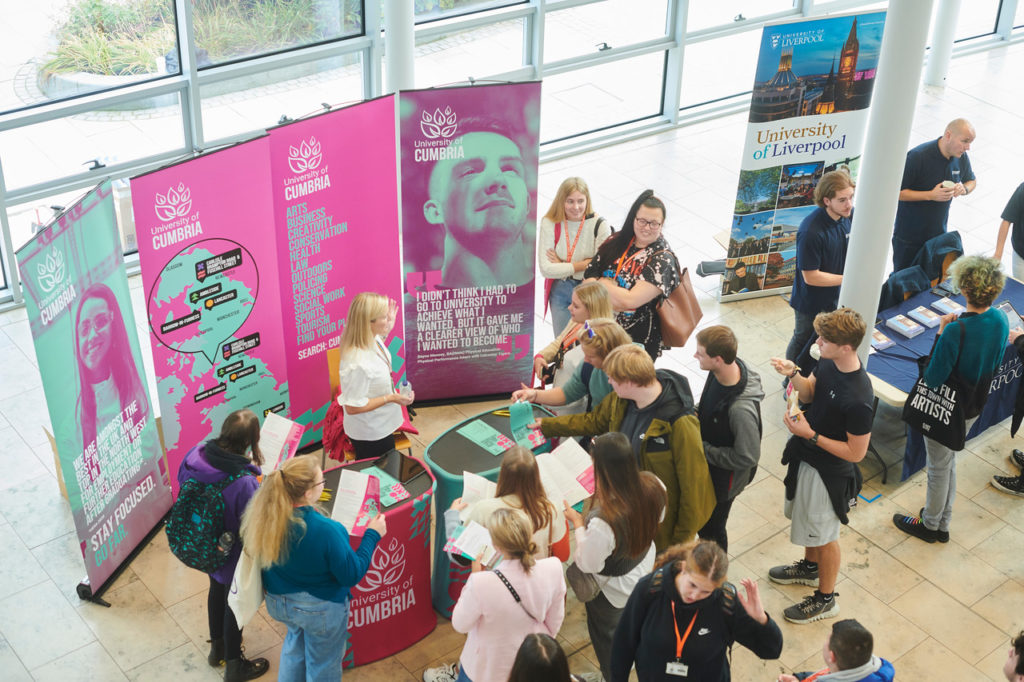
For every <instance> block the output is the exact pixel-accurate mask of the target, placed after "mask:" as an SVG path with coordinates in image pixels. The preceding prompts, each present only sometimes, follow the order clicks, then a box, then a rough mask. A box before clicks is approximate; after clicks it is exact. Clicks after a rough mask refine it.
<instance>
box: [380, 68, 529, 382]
mask: <svg viewBox="0 0 1024 682" xmlns="http://www.w3.org/2000/svg"><path fill="white" fill-rule="evenodd" d="M399 117H400V123H399V125H400V128H399V137H400V147H401V155H400V168H401V178H402V184H401V188H402V192H401V194H402V261H403V276H404V282H405V294H404V313H405V328H406V361H407V367H408V372H409V376H410V377H411V378H412V379H413V380H414V382H415V383H414V388H415V390H416V398H417V399H418V400H424V399H428V400H431V399H438V398H448V397H455V396H472V395H483V394H489V393H496V392H505V391H509V392H511V391H512V390H514V389H516V388H519V383H520V382H521V381H525V380H526V379H528V377H529V376H530V373H531V371H532V357H531V356H532V348H533V322H534V320H533V309H534V293H533V292H534V290H533V287H534V273H535V270H536V267H535V265H534V262H535V251H536V221H537V156H538V145H539V128H540V83H514V84H503V85H488V86H474V87H459V88H441V89H435V90H425V91H418V92H404V93H402V94H401V95H400V98H399Z"/></svg>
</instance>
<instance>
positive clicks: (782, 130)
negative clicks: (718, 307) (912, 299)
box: [721, 12, 885, 300]
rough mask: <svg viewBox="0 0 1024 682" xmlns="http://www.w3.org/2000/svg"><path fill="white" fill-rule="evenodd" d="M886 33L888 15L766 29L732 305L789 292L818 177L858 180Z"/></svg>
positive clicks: (745, 167) (728, 277)
mask: <svg viewBox="0 0 1024 682" xmlns="http://www.w3.org/2000/svg"><path fill="white" fill-rule="evenodd" d="M884 28H885V12H871V13H863V14H847V15H842V16H832V17H828V18H825V19H808V20H804V21H795V22H790V23H785V24H771V25H767V26H765V27H764V29H763V32H762V34H761V51H760V53H759V55H758V60H757V73H756V76H755V80H754V91H753V95H752V96H751V101H750V122H749V124H748V125H747V138H746V142H745V144H744V149H743V158H742V160H741V163H740V180H739V187H738V189H737V191H736V206H735V209H734V211H733V220H732V230H731V238H730V239H729V247H728V252H727V253H726V274H725V276H724V277H723V278H722V291H721V299H722V300H728V299H730V298H746V297H748V296H749V295H754V296H758V295H767V294H768V293H782V292H783V291H786V290H788V287H790V286H792V284H793V278H794V276H795V273H796V236H797V231H798V229H799V227H800V223H801V222H802V221H803V220H804V218H806V217H807V216H808V215H809V214H810V213H811V212H812V211H814V210H815V208H816V206H815V205H814V188H815V186H817V184H818V180H819V179H821V176H822V175H823V174H825V173H827V172H829V171H833V170H846V171H847V172H849V173H850V175H851V176H853V178H854V180H856V178H857V171H858V169H859V167H860V157H861V150H862V149H863V147H864V138H865V131H866V129H867V121H868V106H869V105H870V103H871V92H872V88H873V86H874V83H875V70H876V67H877V65H878V56H879V52H880V50H881V47H882V31H883V29H884Z"/></svg>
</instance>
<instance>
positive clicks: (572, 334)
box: [562, 324, 583, 350]
mask: <svg viewBox="0 0 1024 682" xmlns="http://www.w3.org/2000/svg"><path fill="white" fill-rule="evenodd" d="M582 327H583V325H582V324H577V325H576V326H575V327H573V328H572V329H570V330H569V333H568V334H566V335H565V336H564V337H562V348H563V349H564V350H569V349H570V348H573V347H575V346H576V344H578V343H579V342H580V341H579V339H578V338H576V335H577V334H578V333H579V331H580V329H581V328H582Z"/></svg>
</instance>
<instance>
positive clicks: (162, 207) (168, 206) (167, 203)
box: [153, 182, 192, 223]
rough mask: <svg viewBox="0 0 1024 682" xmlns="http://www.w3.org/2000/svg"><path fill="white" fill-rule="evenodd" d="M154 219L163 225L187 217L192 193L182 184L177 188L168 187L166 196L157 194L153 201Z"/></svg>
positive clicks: (190, 207) (190, 206) (190, 208)
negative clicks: (160, 221)
mask: <svg viewBox="0 0 1024 682" xmlns="http://www.w3.org/2000/svg"><path fill="white" fill-rule="evenodd" d="M153 210H154V211H155V212H156V217H157V218H159V219H160V220H162V221H164V222H165V223H169V222H171V221H173V220H177V219H178V218H181V217H183V216H187V215H188V213H189V211H191V210H192V192H191V190H189V188H188V187H185V184H184V183H182V182H179V183H178V186H177V187H169V188H168V189H167V194H159V193H158V194H157V195H156V198H155V199H154V201H153Z"/></svg>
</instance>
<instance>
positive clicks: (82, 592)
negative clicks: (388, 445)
mask: <svg viewBox="0 0 1024 682" xmlns="http://www.w3.org/2000/svg"><path fill="white" fill-rule="evenodd" d="M170 513H171V512H170V510H168V511H167V514H164V516H163V518H161V519H160V520H159V521H157V522H156V525H155V526H153V528H152V529H151V530H150V531H149V532H148V533H146V537H144V538H143V539H142V542H140V543H139V544H137V545H135V549H133V550H132V551H131V554H129V555H128V556H127V557H125V560H124V561H122V562H121V563H120V564H119V565H118V567H117V568H115V569H114V572H113V573H111V574H110V577H109V578H107V580H106V582H104V583H103V584H102V585H100V586H99V588H97V589H96V590H93V589H92V585H91V584H90V583H89V578H84V579H83V580H82V582H80V583H78V585H77V586H76V587H75V594H77V595H78V598H79V599H81V600H82V601H90V602H92V603H93V604H98V605H100V606H105V607H107V608H108V609H109V608H110V602H108V601H106V600H105V599H103V597H102V595H103V593H104V592H106V591H107V590H108V589H109V588H110V586H111V585H113V584H114V581H116V580H117V579H118V578H119V577H120V576H121V574H122V573H124V569H126V568H128V564H130V563H131V562H132V561H133V560H134V559H135V557H137V556H138V555H139V552H141V551H142V549H143V548H144V547H145V546H146V545H148V544H149V542H150V540H152V539H153V537H154V536H155V535H156V534H157V533H159V532H160V530H161V529H162V528H163V527H164V523H165V522H166V521H167V515H168V514H170Z"/></svg>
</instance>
